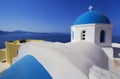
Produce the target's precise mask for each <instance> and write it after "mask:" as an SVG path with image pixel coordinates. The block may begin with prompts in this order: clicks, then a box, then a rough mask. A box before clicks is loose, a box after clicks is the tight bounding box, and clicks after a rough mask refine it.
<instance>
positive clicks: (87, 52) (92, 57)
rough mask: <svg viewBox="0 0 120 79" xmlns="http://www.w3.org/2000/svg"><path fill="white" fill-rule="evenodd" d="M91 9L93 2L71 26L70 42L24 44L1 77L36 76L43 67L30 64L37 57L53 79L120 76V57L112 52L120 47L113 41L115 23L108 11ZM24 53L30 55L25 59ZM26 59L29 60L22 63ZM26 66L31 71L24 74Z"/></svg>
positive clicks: (26, 55) (16, 78)
mask: <svg viewBox="0 0 120 79" xmlns="http://www.w3.org/2000/svg"><path fill="white" fill-rule="evenodd" d="M91 9H92V6H90V7H89V11H88V12H86V13H83V14H82V15H80V16H79V17H78V19H77V20H76V21H75V23H74V25H73V26H71V42H69V43H60V42H47V41H43V42H37V43H35V42H27V43H24V44H22V45H21V46H20V49H19V51H18V56H17V57H15V58H14V59H13V65H12V67H10V68H9V69H8V70H6V72H4V73H3V75H1V76H0V79H11V78H12V79H20V77H21V76H22V77H21V78H22V79H24V76H25V78H29V79H34V78H32V77H34V76H35V77H36V78H37V76H38V74H39V75H40V74H42V71H41V73H38V70H39V68H38V70H33V68H37V66H36V65H35V66H34V64H31V65H29V66H27V65H28V64H29V63H28V61H29V60H31V59H34V58H35V59H36V60H37V61H38V62H39V63H40V64H41V65H42V67H44V69H45V70H46V73H49V75H50V77H49V78H51V79H120V59H119V58H115V57H114V56H113V55H114V52H116V51H114V49H113V48H115V47H116V48H120V45H119V44H117V43H112V27H113V25H112V24H111V22H110V20H109V19H108V18H107V17H106V16H105V15H103V14H102V13H99V12H96V11H92V10H91ZM31 56H32V57H31ZM25 57H27V58H29V59H28V60H25ZM23 61H25V62H26V63H24V64H23ZM20 62H22V65H20ZM29 62H32V61H29ZM32 63H33V62H32ZM18 64H19V68H18ZM26 66H27V68H29V67H31V71H29V72H27V71H25V72H26V73H27V75H21V73H24V74H26V73H25V72H22V70H23V71H24V70H25V69H27V68H26ZM13 70H15V71H13ZM32 70H33V71H32ZM36 71H37V72H36ZM14 72H16V73H14ZM17 72H19V73H17ZM31 73H32V76H31ZM8 74H9V75H8ZM13 74H14V75H16V76H14V75H13ZM11 76H12V77H11ZM17 76H19V78H18V77H17ZM42 76H43V77H44V76H45V73H44V74H43V75H42ZM47 77H48V75H47ZM49 78H44V79H49ZM41 79H43V78H41Z"/></svg>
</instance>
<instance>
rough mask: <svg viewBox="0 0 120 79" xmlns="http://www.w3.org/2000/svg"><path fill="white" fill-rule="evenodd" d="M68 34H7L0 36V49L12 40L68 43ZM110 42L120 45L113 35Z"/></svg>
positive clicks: (117, 37) (118, 38)
mask: <svg viewBox="0 0 120 79" xmlns="http://www.w3.org/2000/svg"><path fill="white" fill-rule="evenodd" d="M70 38H71V37H70V34H69V33H34V32H12V33H11V32H7V33H1V34H0V49H2V48H5V42H7V41H14V40H26V39H30V40H45V41H51V42H62V43H66V42H70ZM112 42H114V43H120V36H119V35H116V36H115V35H114V36H113V37H112Z"/></svg>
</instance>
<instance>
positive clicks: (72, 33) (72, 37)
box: [71, 31, 74, 40]
mask: <svg viewBox="0 0 120 79" xmlns="http://www.w3.org/2000/svg"><path fill="white" fill-rule="evenodd" d="M71 35H72V36H71V39H72V40H74V31H72V32H71Z"/></svg>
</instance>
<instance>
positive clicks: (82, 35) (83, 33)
mask: <svg viewBox="0 0 120 79" xmlns="http://www.w3.org/2000/svg"><path fill="white" fill-rule="evenodd" d="M85 33H86V31H85V30H83V31H82V32H81V40H85V36H86V35H85Z"/></svg>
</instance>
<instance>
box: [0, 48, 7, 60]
mask: <svg viewBox="0 0 120 79" xmlns="http://www.w3.org/2000/svg"><path fill="white" fill-rule="evenodd" d="M5 60H6V49H0V62H2V61H5Z"/></svg>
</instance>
